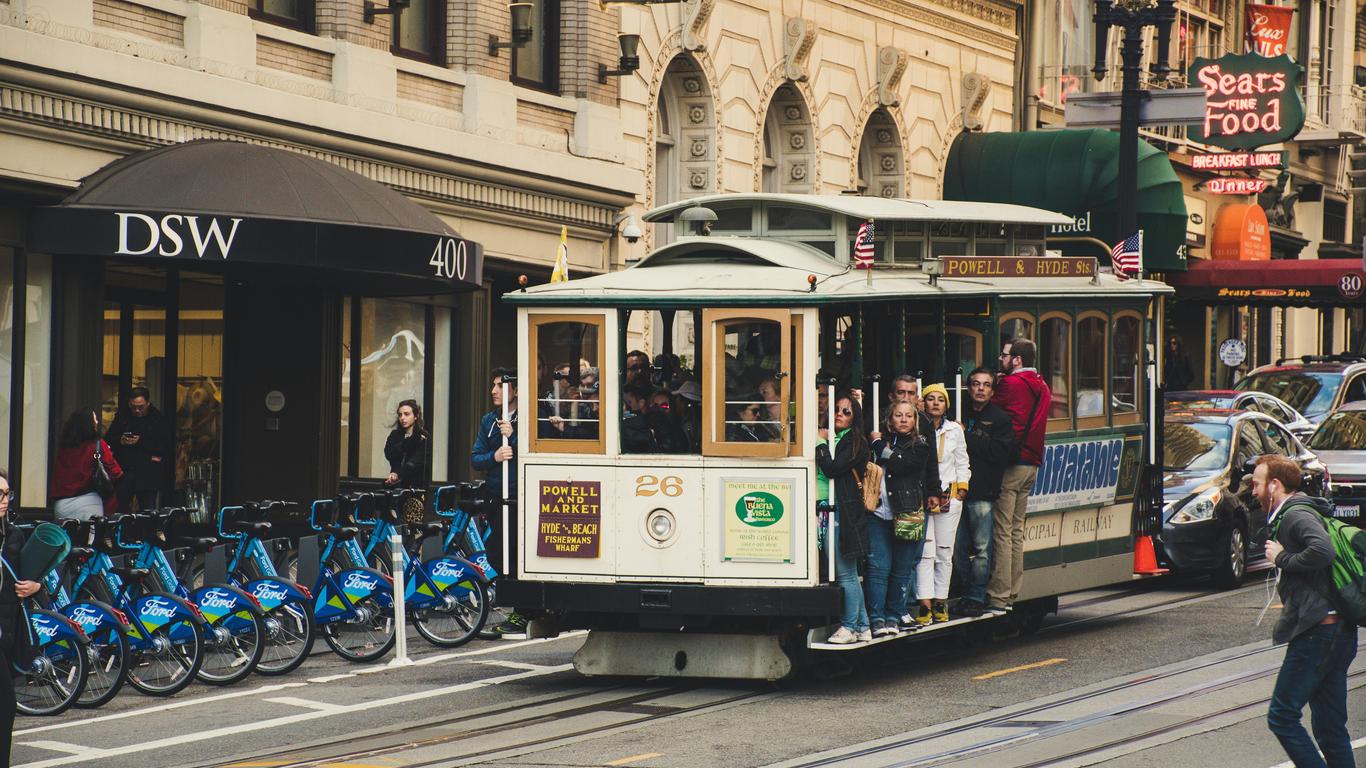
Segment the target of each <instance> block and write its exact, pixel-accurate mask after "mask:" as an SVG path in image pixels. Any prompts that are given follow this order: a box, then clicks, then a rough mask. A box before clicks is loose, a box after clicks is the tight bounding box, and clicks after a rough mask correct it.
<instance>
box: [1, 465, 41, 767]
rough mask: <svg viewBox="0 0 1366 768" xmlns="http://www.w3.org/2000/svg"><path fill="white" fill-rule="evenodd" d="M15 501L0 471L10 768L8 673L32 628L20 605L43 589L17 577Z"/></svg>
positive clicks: (7, 730) (10, 734) (4, 751)
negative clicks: (25, 622)
mask: <svg viewBox="0 0 1366 768" xmlns="http://www.w3.org/2000/svg"><path fill="white" fill-rule="evenodd" d="M13 498H14V492H13V491H12V490H11V489H10V487H9V473H7V472H6V471H5V470H3V469H0V554H3V556H4V560H5V563H6V566H7V567H6V566H0V669H3V670H6V672H7V673H6V674H0V765H9V763H10V760H9V757H10V744H11V742H12V741H13V738H14V708H15V703H14V675H13V674H9V673H8V670H10V669H11V668H12V666H13V664H14V663H15V662H16V661H18V660H20V659H21V658H23V657H24V656H26V655H27V653H28V636H29V635H28V629H27V627H24V625H23V624H22V623H21V622H22V621H23V620H24V612H23V611H22V610H20V607H19V603H20V601H21V600H22V599H23V598H26V597H29V596H30V595H32V594H34V593H35V592H37V591H38V587H39V585H38V582H36V581H17V580H16V577H15V572H16V571H17V570H18V568H19V553H20V552H21V551H23V549H24V532H23V531H21V530H19V529H18V528H16V527H14V524H13V523H11V522H10V519H9V506H10V501H11V500H13Z"/></svg>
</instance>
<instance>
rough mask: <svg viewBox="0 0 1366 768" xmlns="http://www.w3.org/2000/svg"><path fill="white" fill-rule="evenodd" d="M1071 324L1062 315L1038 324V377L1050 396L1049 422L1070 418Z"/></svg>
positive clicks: (1045, 317)
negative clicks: (1051, 396) (1051, 395)
mask: <svg viewBox="0 0 1366 768" xmlns="http://www.w3.org/2000/svg"><path fill="white" fill-rule="evenodd" d="M1071 361H1072V322H1071V320H1070V319H1069V318H1068V317H1067V316H1066V315H1062V314H1056V315H1045V316H1044V318H1043V320H1042V321H1041V322H1040V323H1039V360H1038V368H1039V375H1040V376H1043V378H1044V381H1046V382H1048V388H1049V389H1050V390H1052V392H1053V404H1052V406H1051V407H1050V408H1049V413H1048V418H1050V419H1067V418H1071V416H1072V365H1071Z"/></svg>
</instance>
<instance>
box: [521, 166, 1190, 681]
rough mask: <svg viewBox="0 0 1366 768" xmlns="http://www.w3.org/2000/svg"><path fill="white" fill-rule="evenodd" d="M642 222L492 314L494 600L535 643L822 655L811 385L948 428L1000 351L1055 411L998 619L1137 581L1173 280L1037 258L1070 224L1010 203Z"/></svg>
mask: <svg viewBox="0 0 1366 768" xmlns="http://www.w3.org/2000/svg"><path fill="white" fill-rule="evenodd" d="M646 220H647V221H650V222H654V223H655V226H656V233H657V235H658V236H659V238H660V239H663V240H667V241H668V242H667V243H666V244H664V245H662V246H660V247H658V248H656V249H655V250H653V251H652V252H651V253H650V254H649V255H648V256H646V257H645V258H643V259H642V260H640V261H639V262H638V263H636V264H634V265H632V266H630V267H629V268H627V269H624V270H621V271H618V272H613V273H610V274H604V275H598V276H593V277H587V278H583V279H576V280H570V281H567V282H561V283H551V284H546V285H540V286H535V287H530V288H525V289H523V290H521V291H517V292H514V293H512V294H508V295H507V296H506V297H505V300H507V301H509V302H511V303H512V304H514V305H516V307H517V339H518V343H519V346H518V352H517V354H518V357H517V360H518V371H519V378H518V381H519V389H518V397H517V403H518V409H519V411H520V412H521V415H520V416H519V417H518V418H519V423H520V425H521V426H520V427H519V429H520V430H521V435H520V436H519V438H518V442H519V457H518V461H519V464H518V467H517V471H518V472H519V477H518V482H517V487H518V493H519V495H520V498H519V499H518V500H517V507H516V508H517V510H518V512H517V514H516V523H515V536H514V537H512V539H511V542H510V543H509V545H508V546H509V547H510V549H511V552H510V556H511V558H512V568H511V570H510V573H509V576H508V577H505V578H506V581H505V582H503V583H501V584H500V586H499V590H498V599H499V601H500V603H501V604H503V605H505V606H512V607H515V608H516V610H518V611H519V612H522V613H524V614H527V615H530V616H534V617H538V618H537V619H536V620H534V621H533V622H532V623H531V629H530V634H532V635H533V636H547V635H553V634H555V633H557V632H559V631H563V630H567V629H571V628H581V629H588V630H590V634H589V637H588V639H587V641H586V642H585V644H584V646H583V648H582V649H581V650H580V651H579V653H578V655H577V656H576V659H575V664H576V667H577V669H578V670H579V671H580V672H582V673H584V674H590V675H608V674H610V675H644V676H649V675H684V676H697V677H725V678H759V679H777V678H782V677H784V676H785V675H787V674H790V673H791V671H792V669H793V665H794V663H795V662H800V661H801V660H802V659H803V658H806V657H807V656H808V655H809V654H810V653H813V652H820V651H823V650H834V647H832V646H828V645H826V644H824V640H825V638H826V636H827V635H828V634H829V631H830V630H831V629H832V628H833V626H832V625H837V624H836V617H838V615H839V612H840V591H839V587H838V586H836V585H835V583H834V582H833V578H832V572H833V566H832V564H831V563H830V562H828V561H829V560H830V557H829V553H828V552H827V551H826V550H824V549H823V548H822V547H821V544H820V540H821V539H822V538H823V537H824V536H825V534H824V533H822V531H821V526H820V524H819V523H818V518H817V516H816V514H815V513H814V508H815V499H816V498H817V492H818V489H817V486H816V484H817V475H816V467H815V458H814V457H815V445H816V440H817V433H816V430H817V427H818V426H819V425H820V424H821V423H823V422H824V421H825V418H826V417H825V415H824V414H823V413H822V412H820V411H819V410H818V401H819V400H820V399H821V394H822V392H821V389H818V387H817V381H818V377H826V378H825V379H823V381H824V380H833V381H835V382H837V383H838V385H839V386H841V387H859V388H862V389H863V390H864V398H865V400H864V403H865V410H874V408H873V406H872V405H871V404H870V403H869V400H872V401H874V402H877V401H878V400H879V399H881V398H883V397H884V396H885V395H886V394H887V390H886V389H882V388H881V387H879V386H878V382H879V380H880V381H881V382H891V380H892V378H893V376H894V375H896V374H900V373H903V372H910V373H911V374H912V375H916V376H917V377H918V378H919V379H921V381H923V382H924V383H926V384H928V383H930V382H943V383H944V384H945V385H946V386H947V387H948V388H949V390H950V393H951V394H952V395H953V397H954V399H955V400H957V399H959V398H962V399H963V402H962V403H961V404H959V403H956V402H955V403H953V404H952V405H951V410H950V414H949V415H950V416H951V417H952V416H953V415H954V414H955V413H956V412H957V411H958V410H959V409H960V408H966V407H968V406H967V402H966V395H965V393H964V390H963V389H962V386H961V384H962V381H963V380H964V379H966V378H967V374H968V372H970V371H971V370H972V369H973V368H974V367H976V366H978V365H983V364H985V365H987V366H991V365H993V361H995V359H996V353H997V352H998V351H999V350H1000V344H1001V342H1002V341H1005V340H1008V339H1010V338H1013V337H1018V336H1023V337H1027V338H1030V339H1032V340H1034V341H1035V342H1036V343H1037V344H1038V350H1039V362H1038V366H1037V367H1038V370H1039V372H1040V374H1041V375H1043V376H1044V378H1045V379H1046V380H1047V382H1048V384H1049V386H1050V387H1051V388H1052V391H1053V403H1052V405H1051V406H1050V409H1049V412H1048V437H1047V446H1046V452H1045V457H1044V462H1043V466H1042V467H1041V468H1040V471H1039V475H1038V479H1037V480H1036V483H1035V487H1034V493H1033V495H1032V497H1031V498H1030V501H1029V515H1028V518H1027V525H1026V531H1025V538H1026V541H1025V567H1026V573H1025V592H1024V593H1023V594H1021V595H1020V603H1018V604H1017V610H1016V612H1015V613H1016V614H1017V615H1016V616H1015V620H1017V621H1019V620H1021V619H1022V618H1024V619H1026V620H1027V619H1028V618H1030V617H1035V618H1042V615H1043V614H1044V613H1045V612H1047V611H1049V610H1056V605H1057V602H1056V598H1057V596H1058V595H1059V594H1062V593H1067V592H1072V591H1077V590H1083V589H1089V588H1093V587H1097V586H1100V585H1105V584H1112V583H1117V582H1122V581H1127V580H1129V579H1131V578H1133V552H1134V534H1135V533H1136V532H1137V531H1138V530H1139V529H1140V528H1141V527H1142V523H1141V519H1140V518H1141V516H1142V515H1143V514H1145V511H1144V510H1145V508H1146V507H1145V502H1144V499H1145V498H1146V496H1145V494H1144V492H1143V490H1142V488H1143V487H1145V480H1144V479H1143V478H1142V477H1141V475H1142V474H1143V473H1142V472H1141V471H1140V470H1141V468H1142V466H1143V465H1145V463H1148V462H1150V461H1151V454H1150V453H1148V452H1149V451H1150V450H1151V449H1152V445H1151V443H1152V441H1153V440H1155V439H1156V436H1155V435H1154V434H1153V433H1152V432H1151V431H1150V425H1149V424H1148V423H1147V421H1146V418H1147V417H1148V416H1149V414H1154V413H1160V412H1159V411H1157V410H1155V409H1154V408H1153V402H1154V401H1153V400H1152V398H1153V397H1154V396H1155V389H1154V386H1153V378H1154V377H1155V375H1156V367H1155V364H1154V363H1152V362H1151V361H1152V359H1153V350H1154V349H1160V339H1158V338H1156V336H1155V330H1154V329H1155V328H1156V327H1160V322H1157V321H1158V320H1159V319H1160V312H1161V299H1162V297H1163V296H1164V295H1166V294H1167V293H1169V292H1170V289H1168V288H1167V287H1166V286H1165V285H1163V284H1162V283H1160V282H1155V281H1152V280H1120V279H1118V278H1116V277H1114V276H1113V275H1111V274H1108V273H1103V272H1101V271H1100V270H1099V269H1097V264H1096V261H1095V260H1094V259H1090V258H1074V257H1061V256H1056V255H1050V254H1048V252H1047V251H1046V245H1047V243H1046V240H1047V235H1048V230H1049V227H1051V226H1066V225H1068V224H1069V223H1071V220H1070V219H1069V218H1067V217H1065V216H1061V215H1059V214H1055V213H1052V212H1048V211H1043V210H1038V209H1033V208H1028V207H1022V206H1015V205H1004V204H992V203H972V202H954V201H938V200H930V201H917V200H901V199H880V198H870V197H853V196H813V195H787V194H759V193H753V194H722V195H712V196H706V197H699V198H691V199H689V200H686V201H681V202H678V203H674V204H671V205H667V206H664V207H661V208H657V209H655V210H653V211H650V212H649V213H648V214H647V215H646ZM865 222H869V223H871V225H872V228H873V230H874V236H873V237H874V243H875V252H876V259H877V260H876V263H875V266H874V268H873V269H871V270H861V269H854V268H853V265H852V261H851V253H852V251H853V249H854V239H855V237H856V235H857V233H858V230H859V228H860V226H861V225H863V224H864V223H865ZM875 390H881V391H878V392H877V394H876V395H875V394H874V391H875ZM826 391H828V390H826ZM879 406H882V403H879ZM883 407H884V408H885V406H883ZM532 414H534V415H535V418H534V419H533V418H532ZM923 634H924V632H920V633H914V634H911V635H909V636H911V637H914V636H923ZM906 636H907V635H902V636H901V637H906ZM848 647H855V646H840V648H848Z"/></svg>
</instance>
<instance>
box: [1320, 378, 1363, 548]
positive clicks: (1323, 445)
mask: <svg viewBox="0 0 1366 768" xmlns="http://www.w3.org/2000/svg"><path fill="white" fill-rule="evenodd" d="M1309 449H1310V450H1312V451H1313V452H1314V453H1316V454H1318V457H1319V460H1320V461H1322V462H1323V463H1324V464H1326V465H1327V466H1328V470H1329V471H1330V472H1331V473H1332V475H1333V479H1332V481H1331V482H1330V483H1329V484H1328V496H1329V498H1331V499H1332V500H1333V516H1334V517H1341V518H1344V519H1346V521H1347V522H1349V523H1351V524H1352V525H1356V526H1360V525H1361V524H1362V515H1361V511H1362V510H1363V509H1366V401H1360V400H1359V401H1357V402H1353V403H1347V404H1346V405H1343V406H1342V407H1341V408H1338V409H1337V410H1336V411H1333V412H1332V413H1330V414H1329V415H1328V418H1326V419H1324V420H1323V423H1322V424H1320V425H1319V428H1318V431H1316V432H1315V433H1314V435H1313V436H1312V437H1310V438H1309Z"/></svg>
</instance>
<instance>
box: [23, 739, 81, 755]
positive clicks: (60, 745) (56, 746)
mask: <svg viewBox="0 0 1366 768" xmlns="http://www.w3.org/2000/svg"><path fill="white" fill-rule="evenodd" d="M19 743H20V744H22V745H24V746H25V747H37V748H38V749H50V750H52V751H53V752H65V753H67V754H68V755H88V754H90V753H92V752H99V751H100V750H99V749H97V748H95V747H83V746H81V745H80V744H68V743H66V742H65V741H44V740H42V739H39V740H38V741H21V742H19Z"/></svg>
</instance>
